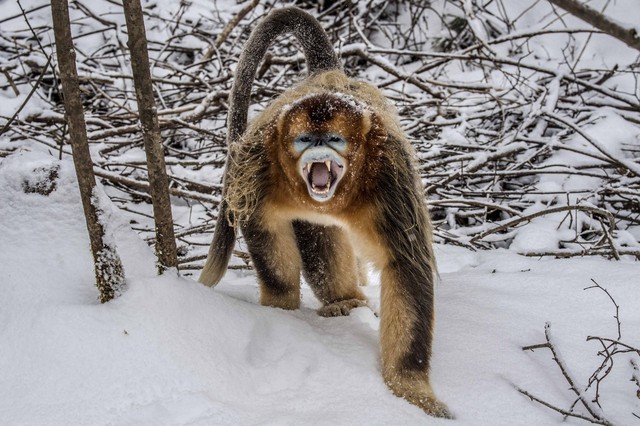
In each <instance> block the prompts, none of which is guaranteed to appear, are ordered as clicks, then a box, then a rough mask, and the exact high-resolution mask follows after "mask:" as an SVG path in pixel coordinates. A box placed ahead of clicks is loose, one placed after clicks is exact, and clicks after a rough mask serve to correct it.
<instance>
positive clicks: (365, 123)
mask: <svg viewBox="0 0 640 426" xmlns="http://www.w3.org/2000/svg"><path fill="white" fill-rule="evenodd" d="M372 115H373V112H371V111H369V110H368V109H364V110H363V111H362V125H361V129H362V136H364V137H365V138H366V137H367V136H368V135H369V132H370V131H371V123H372V121H373V120H372V118H373V117H372Z"/></svg>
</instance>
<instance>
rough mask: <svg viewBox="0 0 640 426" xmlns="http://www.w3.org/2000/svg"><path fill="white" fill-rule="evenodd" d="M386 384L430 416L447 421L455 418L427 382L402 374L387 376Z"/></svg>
mask: <svg viewBox="0 0 640 426" xmlns="http://www.w3.org/2000/svg"><path fill="white" fill-rule="evenodd" d="M385 382H386V384H387V386H389V389H391V392H393V394H394V395H396V396H399V397H401V398H404V399H406V400H407V401H409V402H410V403H411V404H413V405H416V406H418V407H420V408H422V410H424V412H425V413H427V414H429V415H430V416H434V417H442V418H446V419H453V418H454V416H453V414H452V413H451V411H449V408H448V407H447V406H446V404H444V403H443V402H440V401H439V400H438V399H437V398H436V396H435V393H434V392H433V389H431V385H429V382H428V381H427V380H424V379H422V378H419V377H407V376H405V375H400V374H393V375H392V377H388V375H387V374H385Z"/></svg>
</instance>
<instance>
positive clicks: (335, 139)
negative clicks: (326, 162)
mask: <svg viewBox="0 0 640 426" xmlns="http://www.w3.org/2000/svg"><path fill="white" fill-rule="evenodd" d="M319 147H327V148H331V149H333V150H335V151H338V152H341V153H344V152H345V151H346V150H347V141H345V140H344V138H343V137H342V136H340V135H339V134H337V133H303V134H301V135H298V137H296V138H295V139H294V141H293V149H294V150H295V151H296V152H297V153H302V152H304V151H306V150H307V149H309V148H319Z"/></svg>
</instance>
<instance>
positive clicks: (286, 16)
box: [199, 7, 342, 286]
mask: <svg viewBox="0 0 640 426" xmlns="http://www.w3.org/2000/svg"><path fill="white" fill-rule="evenodd" d="M281 34H293V35H294V36H295V37H296V39H298V41H299V42H300V44H301V45H302V50H303V51H304V55H305V59H306V61H307V69H308V73H309V74H310V75H311V74H315V73H318V72H322V71H330V70H335V69H341V68H342V66H341V64H340V60H339V59H338V56H337V55H336V53H335V51H334V50H333V46H332V44H331V42H330V41H329V37H328V36H327V34H326V33H325V31H324V29H323V28H322V27H321V26H320V24H319V23H318V21H317V20H316V19H315V18H314V17H313V16H311V15H310V14H308V13H307V12H305V11H303V10H301V9H298V8H297V7H286V8H282V9H278V10H274V11H272V12H271V13H269V15H268V16H267V17H266V18H264V19H263V20H262V22H260V24H258V26H257V27H256V28H255V29H254V30H253V31H252V33H251V36H250V37H249V40H248V41H247V43H246V45H245V47H244V51H243V52H242V54H241V55H240V60H239V61H238V65H237V67H236V73H235V78H234V82H233V87H232V89H231V97H230V100H229V115H228V118H227V124H228V128H229V130H228V133H227V146H229V147H231V145H232V144H234V143H235V142H237V141H238V139H240V137H241V136H242V134H243V133H244V131H245V130H246V129H247V114H248V110H249V102H250V100H251V86H252V85H253V80H254V78H255V75H256V71H257V69H258V65H260V62H261V61H262V58H263V57H264V55H265V53H266V52H267V49H268V48H269V47H270V46H271V44H272V43H273V41H274V40H275V39H276V38H277V37H278V36H279V35H281ZM228 167H229V154H227V164H226V165H225V170H228ZM225 176H226V172H225ZM226 193H227V184H226V179H225V182H224V185H223V197H222V201H221V202H220V208H219V211H218V219H217V221H216V227H215V230H214V233H213V241H212V242H211V246H210V247H209V254H208V256H207V261H206V263H205V265H204V268H203V269H202V273H201V274H200V278H199V281H200V282H201V283H203V284H205V285H208V286H214V285H216V284H218V282H219V281H220V280H221V279H222V277H223V276H224V274H225V273H226V271H227V266H228V265H229V259H231V254H232V253H233V247H234V245H235V240H236V228H235V226H233V225H232V224H231V222H230V221H229V205H228V204H227V202H226Z"/></svg>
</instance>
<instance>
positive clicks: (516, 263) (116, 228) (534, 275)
mask: <svg viewBox="0 0 640 426" xmlns="http://www.w3.org/2000/svg"><path fill="white" fill-rule="evenodd" d="M52 166H57V167H59V177H58V179H57V185H56V189H55V191H53V192H52V193H51V194H50V195H48V196H44V195H41V194H38V193H25V192H24V191H23V182H24V180H25V179H27V178H29V177H30V176H31V175H32V171H33V170H34V169H38V168H41V167H52ZM102 201H104V200H102ZM121 214H122V213H120V212H119V211H118V210H117V209H110V210H109V215H105V216H104V217H105V218H108V220H109V221H110V222H111V227H110V228H111V229H112V230H113V233H114V236H115V239H116V243H117V247H118V250H119V254H120V256H121V258H122V261H123V263H124V267H125V272H126V276H127V281H128V289H127V290H126V291H125V292H124V294H122V296H120V297H119V298H117V299H115V300H113V301H111V302H109V303H107V304H104V305H100V304H99V303H97V301H96V299H97V290H96V289H95V287H94V286H93V284H92V283H93V271H92V266H91V259H90V255H89V249H88V238H87V236H86V228H85V224H84V218H83V216H82V208H81V204H80V199H79V194H78V190H77V186H76V182H75V177H74V172H73V165H72V163H71V161H70V160H68V159H67V160H63V161H58V160H55V159H52V158H51V157H50V156H48V155H47V154H44V153H40V152H38V151H32V152H30V151H28V150H23V151H22V152H20V153H18V154H14V155H12V156H10V157H7V158H5V159H3V161H2V163H0V252H1V253H2V256H3V258H2V263H1V264H0V277H2V282H3V296H2V298H0V347H2V348H3V349H2V351H0V371H2V376H3V377H2V381H0V421H1V422H2V423H3V424H11V425H25V424H46V425H63V424H92V425H103V424H104V425H107V424H118V425H134V424H135V425H169V424H170V425H186V424H189V425H209V424H216V425H237V424H278V425H282V424H291V425H293V424H295V425H298V424H313V425H325V424H353V425H355V424H372V425H389V424H406V425H412V424H424V423H426V422H431V423H433V424H460V425H467V424H468V425H485V424H486V425H502V424H504V425H531V424H555V423H561V422H562V418H561V416H559V415H557V414H555V413H553V412H552V411H551V410H548V409H545V408H543V407H541V406H539V405H536V404H535V403H533V402H531V401H529V400H528V399H527V398H526V397H524V396H522V395H520V394H519V393H518V392H517V391H516V390H515V389H514V385H516V386H519V387H521V388H524V389H526V390H528V391H530V392H531V393H533V394H534V395H538V396H540V397H543V398H544V399H547V400H548V401H552V402H554V403H556V404H558V405H559V406H562V407H564V408H568V406H569V405H570V404H571V402H572V401H573V400H572V399H571V395H570V394H569V392H568V391H567V390H566V389H567V387H568V386H567V384H566V383H565V382H564V379H563V377H562V376H561V374H560V373H559V372H558V371H557V368H556V367H555V365H554V364H553V362H552V361H551V355H550V353H549V352H548V351H547V350H545V349H538V350H536V351H534V352H523V351H522V349H521V347H522V346H526V345H531V344H537V343H543V342H544V324H545V323H546V322H550V323H551V324H552V331H553V333H554V339H555V340H554V341H555V342H556V344H557V346H558V350H559V351H560V352H561V353H562V354H563V356H564V360H565V362H566V364H567V365H568V368H570V369H571V372H572V374H573V375H574V377H575V378H576V381H577V382H578V383H580V385H581V386H582V385H584V384H586V380H587V378H588V377H589V375H590V374H591V373H592V372H593V371H594V370H595V368H596V367H597V366H598V365H599V362H600V360H599V359H598V358H597V356H596V352H597V350H598V349H599V348H598V347H597V345H596V344H595V343H592V342H586V341H585V338H586V336H587V335H599V336H604V337H611V338H615V337H616V325H615V321H614V320H613V318H612V315H613V314H614V313H615V311H614V310H613V306H612V305H611V303H610V301H609V300H608V299H607V298H606V296H605V295H604V294H603V293H602V292H600V291H598V290H594V289H591V290H586V291H585V290H583V289H584V288H585V287H589V286H590V285H592V283H591V281H590V280H591V279H594V280H596V281H597V282H599V283H600V284H601V285H603V286H604V287H606V288H607V289H608V291H609V292H610V293H611V294H612V296H613V297H614V298H615V299H616V300H617V301H618V303H619V304H620V305H621V308H620V320H621V323H622V340H623V341H625V342H627V343H629V344H634V343H635V345H636V346H637V342H638V341H640V312H639V311H638V310H637V309H636V307H637V306H638V305H639V304H640V291H639V290H638V282H637V277H638V272H640V270H639V268H638V263H637V262H633V261H630V260H624V259H623V260H622V261H620V262H612V261H607V260H603V259H600V258H589V259H570V260H553V259H548V258H545V259H534V258H527V257H523V256H519V255H516V254H514V253H513V252H509V251H506V250H504V251H493V252H481V253H480V252H471V251H468V250H466V249H462V248H459V247H451V246H437V247H436V252H437V258H438V262H439V270H440V276H441V282H440V283H439V285H438V288H437V322H436V337H435V348H434V355H433V360H432V363H433V365H432V380H433V384H434V387H435V390H436V392H437V393H438V395H439V397H440V398H441V399H442V400H443V401H446V402H447V403H448V404H449V406H450V408H451V409H452V410H453V411H454V412H455V414H456V416H457V420H456V421H455V422H451V421H447V420H439V419H432V418H428V417H427V416H426V415H425V414H424V413H423V412H421V411H420V410H419V409H417V408H415V407H414V406H412V405H410V404H408V403H407V402H405V401H404V400H402V399H399V398H396V397H395V396H393V395H392V394H391V393H390V392H389V391H388V390H387V388H386V386H385V385H384V383H383V381H382V379H381V376H380V366H379V361H378V356H377V353H378V346H377V331H378V318H377V317H376V316H375V315H374V312H373V311H372V310H370V309H369V308H359V309H356V310H355V311H353V312H352V314H351V315H350V316H348V317H339V318H322V317H319V316H318V315H317V314H316V313H315V309H316V308H317V307H318V306H319V304H318V302H317V300H315V299H314V298H313V296H312V295H311V292H310V290H309V288H307V287H306V286H305V287H303V303H302V307H301V309H300V310H296V311H282V310H278V309H273V308H266V307H262V306H259V303H258V289H257V284H256V279H255V276H254V274H253V273H244V274H243V273H237V272H236V273H234V272H229V273H228V274H227V276H226V277H225V278H224V280H223V282H222V283H221V284H220V285H219V286H218V287H217V288H215V289H210V288H207V287H204V286H202V285H200V284H198V283H196V282H194V281H193V280H192V279H189V278H183V277H179V276H177V275H176V273H175V271H169V272H168V273H166V274H165V275H163V276H159V277H158V276H155V270H154V257H153V255H152V253H151V250H150V249H149V248H148V247H147V245H146V244H145V243H144V242H143V241H142V240H141V239H140V238H139V237H138V236H137V234H136V233H134V232H133V231H131V230H130V229H129V228H128V226H127V223H126V221H124V220H123V218H122V217H120V215H121ZM372 278H373V281H374V284H371V285H370V286H368V287H366V288H365V289H364V290H365V292H366V294H367V296H368V297H369V298H370V301H371V303H370V304H371V306H372V307H373V309H378V306H379V303H380V302H379V286H378V285H377V284H376V283H375V277H373V276H372ZM618 361H619V362H618V363H617V364H616V366H615V367H614V370H613V373H612V377H610V378H608V379H607V380H606V381H605V382H604V383H603V385H602V389H601V400H602V404H603V411H604V412H605V414H606V415H607V416H608V417H609V418H610V419H611V420H612V421H614V422H617V423H619V424H631V423H632V422H633V419H634V418H633V417H632V415H631V412H632V411H635V412H636V413H637V412H638V409H639V408H640V401H639V400H638V399H637V398H636V397H635V391H634V388H633V386H634V385H633V383H632V382H630V381H629V379H630V378H631V376H632V374H633V369H632V367H631V365H630V363H629V362H628V361H627V362H623V360H622V359H620V360H618ZM567 423H569V424H573V423H575V422H574V421H572V420H569V421H568V422H567Z"/></svg>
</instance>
